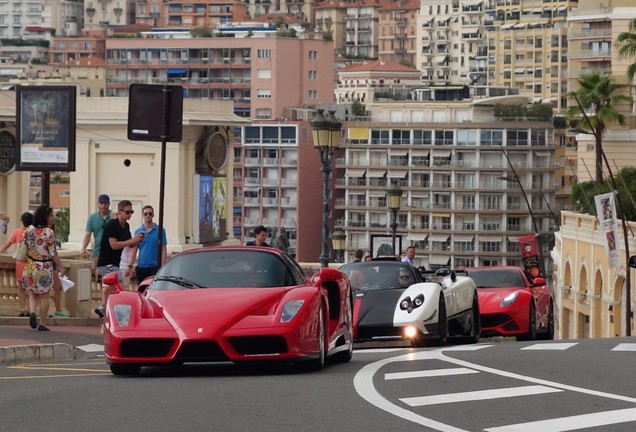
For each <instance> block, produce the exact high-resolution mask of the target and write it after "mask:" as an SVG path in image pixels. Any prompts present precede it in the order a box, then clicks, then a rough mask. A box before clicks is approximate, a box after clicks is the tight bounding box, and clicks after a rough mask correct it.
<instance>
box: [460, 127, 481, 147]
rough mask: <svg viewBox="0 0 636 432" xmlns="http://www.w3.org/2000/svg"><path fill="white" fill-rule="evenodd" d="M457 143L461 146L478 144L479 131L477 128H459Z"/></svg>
mask: <svg viewBox="0 0 636 432" xmlns="http://www.w3.org/2000/svg"><path fill="white" fill-rule="evenodd" d="M457 145H460V146H474V145H477V131H476V130H458V131H457Z"/></svg>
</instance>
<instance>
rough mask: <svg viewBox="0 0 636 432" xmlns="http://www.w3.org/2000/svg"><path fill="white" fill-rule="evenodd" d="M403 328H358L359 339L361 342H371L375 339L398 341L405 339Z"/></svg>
mask: <svg viewBox="0 0 636 432" xmlns="http://www.w3.org/2000/svg"><path fill="white" fill-rule="evenodd" d="M403 330H404V329H403V328H402V327H393V326H391V327H389V326H386V327H379V326H378V327H369V326H364V327H358V333H357V339H359V340H371V339H373V338H378V339H381V338H384V337H386V338H388V339H398V338H402V337H404V335H403Z"/></svg>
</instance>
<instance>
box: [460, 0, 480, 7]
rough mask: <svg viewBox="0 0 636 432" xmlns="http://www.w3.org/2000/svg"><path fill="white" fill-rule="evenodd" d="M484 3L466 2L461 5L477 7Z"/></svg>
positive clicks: (474, 0)
mask: <svg viewBox="0 0 636 432" xmlns="http://www.w3.org/2000/svg"><path fill="white" fill-rule="evenodd" d="M483 2H484V0H468V1H465V2H464V3H462V4H463V5H464V6H477V5H480V4H482V3H483Z"/></svg>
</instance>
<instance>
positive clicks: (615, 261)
mask: <svg viewBox="0 0 636 432" xmlns="http://www.w3.org/2000/svg"><path fill="white" fill-rule="evenodd" d="M594 201H595V203H596V214H597V215H598V216H597V217H598V221H599V224H600V228H601V232H602V233H603V238H604V240H605V252H606V253H607V255H608V260H609V264H610V265H611V266H612V267H620V261H621V260H620V249H619V246H618V222H617V220H616V202H615V198H614V192H609V193H606V194H602V195H596V196H595V197H594Z"/></svg>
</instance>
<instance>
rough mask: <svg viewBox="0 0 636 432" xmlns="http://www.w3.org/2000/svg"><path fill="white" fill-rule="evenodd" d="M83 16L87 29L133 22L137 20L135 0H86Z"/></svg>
mask: <svg viewBox="0 0 636 432" xmlns="http://www.w3.org/2000/svg"><path fill="white" fill-rule="evenodd" d="M153 1H155V2H156V1H157V0H153ZM83 16H84V28H85V29H95V28H100V27H104V26H120V25H126V24H133V23H134V22H135V1H133V0H114V1H109V2H107V1H99V0H87V1H85V2H84V13H83Z"/></svg>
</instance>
